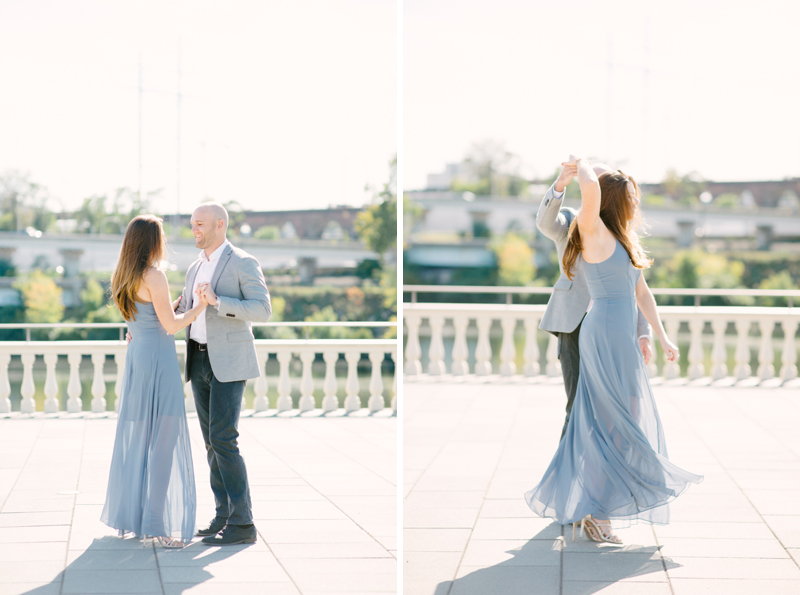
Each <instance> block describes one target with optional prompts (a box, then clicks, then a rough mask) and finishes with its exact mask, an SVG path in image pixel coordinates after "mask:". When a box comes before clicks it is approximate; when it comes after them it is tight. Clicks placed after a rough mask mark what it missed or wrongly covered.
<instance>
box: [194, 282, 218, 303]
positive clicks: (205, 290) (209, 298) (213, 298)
mask: <svg viewBox="0 0 800 595" xmlns="http://www.w3.org/2000/svg"><path fill="white" fill-rule="evenodd" d="M197 291H198V295H199V294H200V292H202V294H203V299H205V301H206V302H207V303H208V305H209V306H216V305H217V294H216V293H214V290H213V289H211V283H202V284H200V285H198V286H197Z"/></svg>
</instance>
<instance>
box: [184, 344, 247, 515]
mask: <svg viewBox="0 0 800 595" xmlns="http://www.w3.org/2000/svg"><path fill="white" fill-rule="evenodd" d="M189 349H191V350H192V351H193V353H192V360H191V361H192V363H191V369H190V370H189V378H190V379H191V381H192V392H193V393H194V403H195V405H196V406H197V419H198V421H199V422H200V430H201V431H202V433H203V440H204V441H205V443H206V457H207V459H208V466H209V467H210V468H211V491H212V492H214V501H215V503H216V516H217V517H219V518H223V519H228V524H229V525H249V524H251V523H252V522H253V512H252V502H251V501H250V485H249V484H248V482H247V469H246V468H245V465H244V459H243V458H242V455H241V454H240V453H239V445H238V438H239V413H241V409H242V394H243V393H244V386H245V381H244V380H241V381H234V382H220V381H219V380H217V377H216V376H214V371H213V370H212V369H211V362H210V361H209V360H208V351H199V350H198V349H197V343H195V342H194V341H189Z"/></svg>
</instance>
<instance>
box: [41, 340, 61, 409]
mask: <svg viewBox="0 0 800 595" xmlns="http://www.w3.org/2000/svg"><path fill="white" fill-rule="evenodd" d="M44 363H45V364H46V365H47V376H46V378H45V381H44V396H45V397H47V398H46V399H45V400H44V412H45V413H58V382H56V363H58V354H57V353H45V354H44Z"/></svg>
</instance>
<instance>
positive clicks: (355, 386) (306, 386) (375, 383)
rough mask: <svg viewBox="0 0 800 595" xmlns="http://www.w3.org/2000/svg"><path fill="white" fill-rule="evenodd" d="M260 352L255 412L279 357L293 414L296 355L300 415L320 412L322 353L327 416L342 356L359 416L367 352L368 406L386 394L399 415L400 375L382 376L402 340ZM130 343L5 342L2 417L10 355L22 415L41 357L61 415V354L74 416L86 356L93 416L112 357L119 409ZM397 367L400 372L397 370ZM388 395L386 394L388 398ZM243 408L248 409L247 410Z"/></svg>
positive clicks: (261, 344)
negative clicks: (18, 377) (17, 366)
mask: <svg viewBox="0 0 800 595" xmlns="http://www.w3.org/2000/svg"><path fill="white" fill-rule="evenodd" d="M255 344H256V352H257V353H258V357H259V361H260V362H261V366H262V370H261V372H262V373H261V376H260V377H259V378H257V379H256V380H255V383H254V387H253V388H254V391H255V399H254V401H253V409H254V411H255V412H264V411H268V409H269V400H268V398H267V392H268V389H269V386H268V380H267V375H266V372H265V369H264V367H265V364H266V361H267V360H268V359H269V356H270V354H275V355H276V357H277V360H278V364H279V370H280V371H279V375H278V380H277V386H276V388H277V392H278V401H277V413H281V412H284V411H290V410H292V377H291V375H290V363H291V361H292V358H293V356H297V357H298V358H299V359H300V361H301V362H302V373H301V376H300V400H299V406H298V409H299V413H303V412H305V411H311V410H313V409H314V408H315V402H314V378H313V377H312V374H311V366H312V364H313V362H314V360H315V358H316V356H317V354H321V355H322V358H323V360H324V362H325V378H324V380H323V382H322V389H323V394H324V397H323V399H322V410H323V412H325V413H327V412H331V411H336V410H337V409H338V406H339V405H338V402H339V401H338V397H337V388H338V380H337V376H336V362H337V361H338V360H339V356H340V354H344V358H345V361H346V362H347V376H346V380H345V399H344V409H345V411H346V412H348V413H350V412H354V411H358V410H360V409H361V399H360V397H359V389H360V384H359V379H358V363H359V362H360V361H361V357H362V354H367V358H368V360H369V362H370V366H371V368H370V381H369V394H370V397H369V402H368V407H367V409H368V410H369V411H370V412H371V413H376V412H379V411H382V410H383V409H384V408H385V407H386V401H385V399H386V396H388V397H390V407H391V408H392V410H393V411H394V412H395V413H396V412H397V400H396V394H397V374H396V372H395V376H394V382H393V384H392V386H391V387H385V386H384V382H383V377H382V375H381V364H382V363H383V361H384V358H385V356H386V355H388V356H389V357H390V358H391V359H392V361H396V358H397V341H396V340H395V339H352V340H347V339H319V340H310V341H309V340H264V339H259V340H256V341H255ZM175 349H176V351H177V352H178V355H185V350H186V345H185V342H183V341H176V342H175ZM126 353H127V344H126V343H125V342H124V341H29V342H26V341H2V342H0V414H4V413H6V414H7V413H11V400H10V398H9V397H10V396H11V385H10V383H9V374H8V372H9V364H10V362H11V357H12V356H15V355H18V356H20V359H21V360H22V367H23V375H22V384H21V387H20V393H21V397H22V401H21V407H20V412H21V413H23V414H29V413H34V411H35V409H36V404H35V401H34V395H35V394H36V385H35V383H34V374H33V366H34V363H35V362H36V359H37V357H39V356H41V357H42V358H43V359H44V363H45V365H46V374H45V381H44V395H45V403H44V411H45V413H58V412H59V409H60V405H59V396H60V395H59V388H58V383H57V382H56V364H57V363H58V358H59V357H60V356H66V358H67V361H68V362H69V366H70V371H69V382H68V384H67V391H66V392H67V396H68V397H69V399H68V400H67V403H66V411H67V412H69V413H79V412H80V411H81V410H82V403H81V398H80V397H81V393H82V387H81V381H80V365H81V361H82V359H83V356H84V355H89V356H91V359H92V364H93V366H94V376H93V380H92V386H91V392H92V397H93V398H92V412H93V413H103V412H106V410H107V405H106V399H105V394H106V375H105V374H104V366H105V363H106V357H107V356H113V357H114V362H115V363H116V372H115V373H114V376H113V381H114V392H115V394H116V395H117V399H116V407H115V409H117V410H118V409H119V402H120V383H121V380H122V374H121V373H120V372H121V371H122V370H124V368H125V354H126ZM395 369H396V368H395ZM385 393H386V396H384V394H385ZM184 395H185V397H186V410H187V411H195V405H194V398H193V397H192V389H191V383H188V382H187V383H186V385H185V386H184ZM243 408H244V407H243Z"/></svg>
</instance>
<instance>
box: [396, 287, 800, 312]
mask: <svg viewBox="0 0 800 595" xmlns="http://www.w3.org/2000/svg"><path fill="white" fill-rule="evenodd" d="M650 291H651V292H652V293H653V295H677V296H691V297H694V299H695V302H694V305H695V306H699V305H700V298H701V297H732V296H737V297H738V296H747V297H785V298H789V307H792V305H793V300H794V298H800V289H741V288H738V289H707V288H702V287H651V288H650ZM403 293H410V294H411V303H412V304H416V303H417V295H418V294H420V293H473V294H479V293H482V294H485V293H494V294H501V295H502V294H505V296H506V303H507V304H511V296H513V295H550V294H551V293H553V288H552V287H516V286H511V285H508V286H489V285H403Z"/></svg>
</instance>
